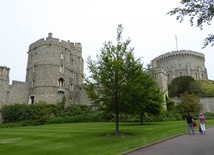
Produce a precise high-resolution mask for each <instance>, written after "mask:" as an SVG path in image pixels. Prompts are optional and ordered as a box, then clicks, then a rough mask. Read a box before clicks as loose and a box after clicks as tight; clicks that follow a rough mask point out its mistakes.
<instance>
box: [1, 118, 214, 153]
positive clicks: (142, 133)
mask: <svg viewBox="0 0 214 155" xmlns="http://www.w3.org/2000/svg"><path fill="white" fill-rule="evenodd" d="M211 125H214V121H213V120H212V121H211V120H210V121H207V126H211ZM197 128H198V127H196V129H197ZM114 131H115V124H114V123H71V124H56V125H42V126H30V127H18V128H0V154H2V155H117V154H121V153H123V152H126V151H128V150H132V149H134V148H138V147H141V146H145V145H149V144H151V143H154V142H156V141H159V140H163V139H165V138H169V137H172V136H174V135H179V134H182V133H185V132H187V126H186V123H185V121H176V122H155V123H145V124H144V125H140V124H138V123H120V133H129V134H134V135H132V136H129V137H106V136H103V135H105V134H112V133H114Z"/></svg>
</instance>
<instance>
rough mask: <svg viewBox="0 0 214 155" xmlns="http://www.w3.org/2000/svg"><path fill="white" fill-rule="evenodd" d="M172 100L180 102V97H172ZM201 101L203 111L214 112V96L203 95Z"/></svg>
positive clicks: (176, 102)
mask: <svg viewBox="0 0 214 155" xmlns="http://www.w3.org/2000/svg"><path fill="white" fill-rule="evenodd" d="M170 100H171V101H173V102H174V103H175V104H179V102H181V101H180V99H179V98H177V97H176V98H170ZM200 102H201V104H202V107H203V109H202V111H201V112H202V113H205V112H214V97H201V98H200Z"/></svg>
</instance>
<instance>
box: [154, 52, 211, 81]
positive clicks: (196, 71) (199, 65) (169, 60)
mask: <svg viewBox="0 0 214 155" xmlns="http://www.w3.org/2000/svg"><path fill="white" fill-rule="evenodd" d="M152 66H153V68H162V69H164V70H165V71H166V76H167V83H171V82H172V80H173V79H174V78H176V77H179V76H192V77H193V78H194V79H195V80H208V75H207V69H206V68H205V56H204V54H202V53H198V52H194V51H190V50H181V51H173V52H169V53H165V54H163V55H160V56H158V57H156V58H155V59H153V60H152Z"/></svg>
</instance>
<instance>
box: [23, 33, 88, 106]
mask: <svg viewBox="0 0 214 155" xmlns="http://www.w3.org/2000/svg"><path fill="white" fill-rule="evenodd" d="M83 64H84V61H83V58H82V46H81V44H80V43H72V42H70V41H67V42H66V41H63V40H61V41H60V40H59V39H57V38H52V33H49V35H48V37H47V38H46V39H40V40H38V41H36V42H35V43H32V44H31V45H30V46H29V51H28V64H27V74H26V82H28V83H29V91H28V92H29V94H28V96H29V103H38V102H47V103H53V104H54V103H57V102H60V101H61V100H62V98H63V96H65V97H66V104H71V103H78V102H79V100H80V98H79V97H80V96H79V95H78V94H79V91H80V90H81V85H82V83H83V74H84V73H83Z"/></svg>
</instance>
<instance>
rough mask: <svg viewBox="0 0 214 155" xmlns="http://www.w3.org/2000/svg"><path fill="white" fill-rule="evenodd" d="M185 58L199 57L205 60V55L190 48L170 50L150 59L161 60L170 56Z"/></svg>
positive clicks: (170, 57)
mask: <svg viewBox="0 0 214 155" xmlns="http://www.w3.org/2000/svg"><path fill="white" fill-rule="evenodd" d="M179 57H182V58H185V57H186V58H187V57H197V58H199V59H203V60H205V56H204V54H203V53H199V52H195V51H191V50H180V51H172V52H168V53H165V54H162V55H160V56H158V57H156V58H154V59H153V60H152V61H162V60H167V59H172V58H179Z"/></svg>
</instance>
